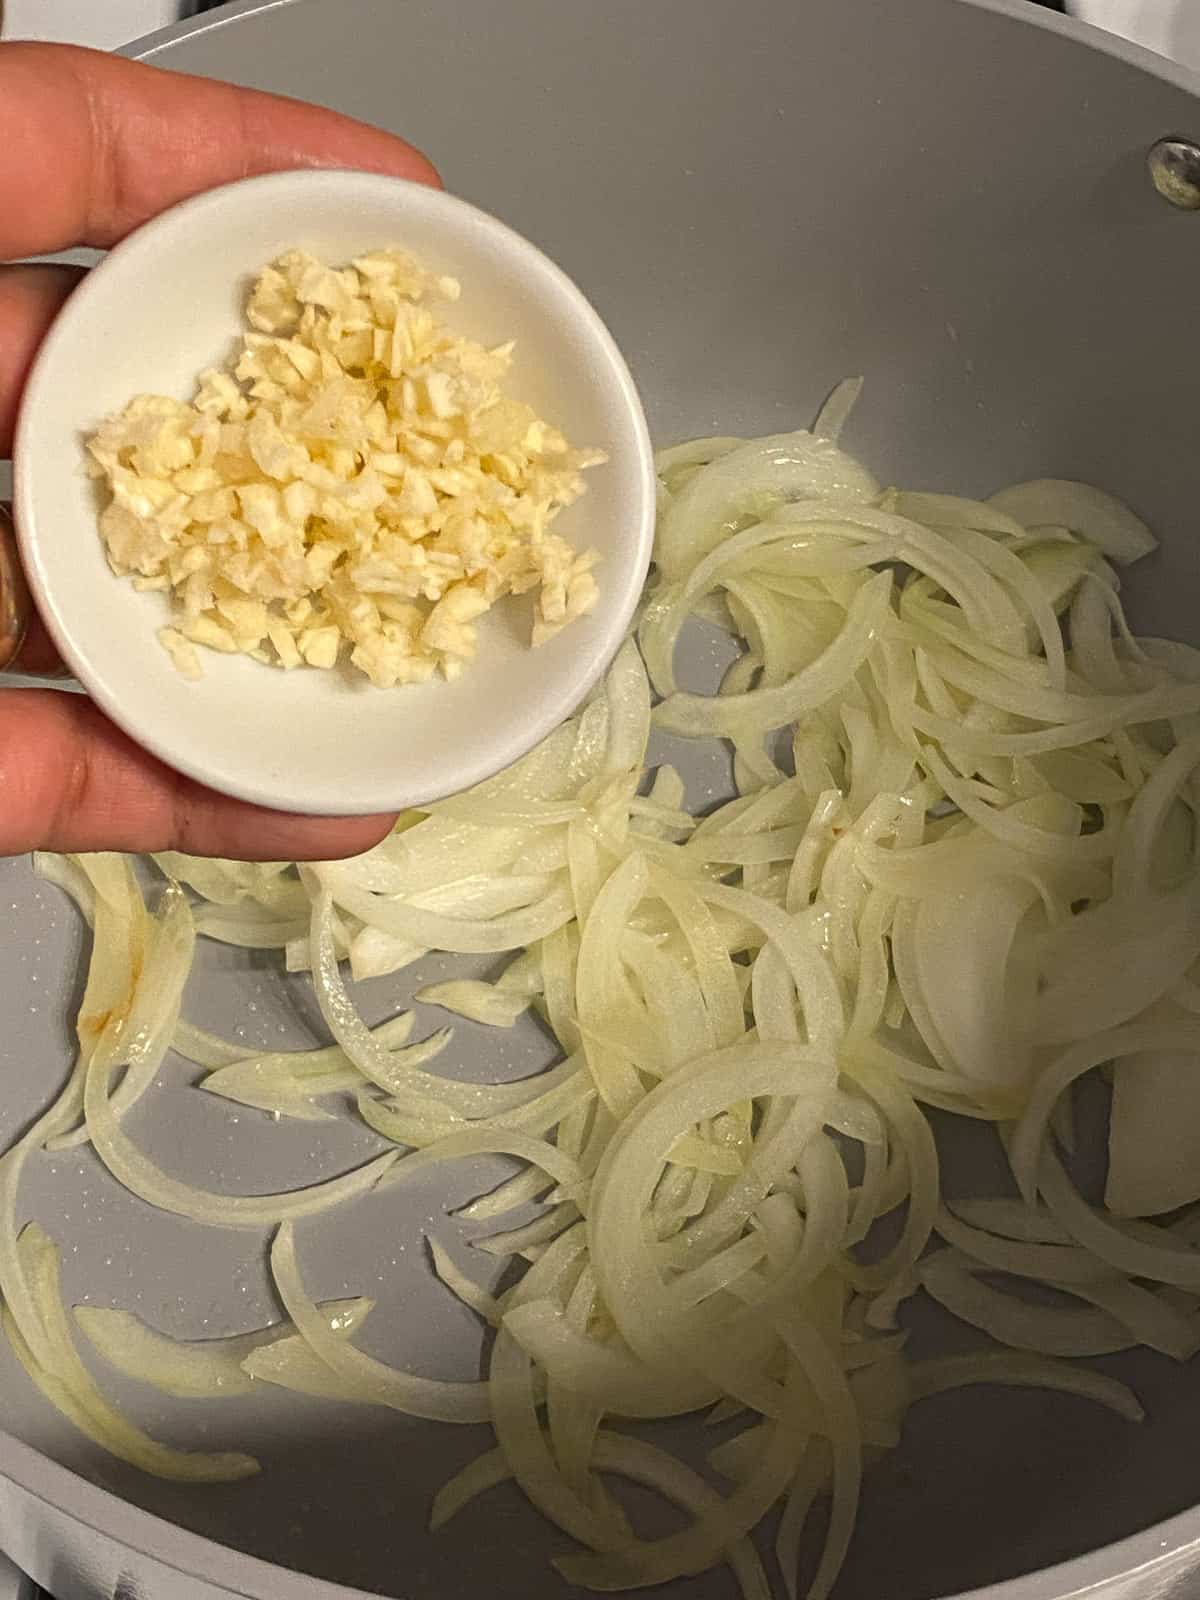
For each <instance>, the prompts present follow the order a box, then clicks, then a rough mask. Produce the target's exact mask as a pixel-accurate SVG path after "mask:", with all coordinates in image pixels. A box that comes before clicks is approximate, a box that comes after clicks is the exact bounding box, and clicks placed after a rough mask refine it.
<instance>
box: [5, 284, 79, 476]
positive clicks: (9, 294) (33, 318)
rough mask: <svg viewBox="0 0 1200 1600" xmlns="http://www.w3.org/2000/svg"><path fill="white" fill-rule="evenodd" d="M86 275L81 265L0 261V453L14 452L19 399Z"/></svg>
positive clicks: (7, 454) (8, 453)
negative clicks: (57, 319) (43, 344)
mask: <svg viewBox="0 0 1200 1600" xmlns="http://www.w3.org/2000/svg"><path fill="white" fill-rule="evenodd" d="M81 277H82V272H81V271H80V269H79V268H77V267H51V266H36V267H0V458H4V457H7V456H9V455H11V454H12V442H13V429H14V427H15V426H16V421H17V404H18V402H19V400H20V398H21V390H22V389H23V388H24V386H25V378H26V375H27V374H28V372H29V368H30V366H31V365H32V363H33V357H34V353H35V351H36V350H37V347H38V345H39V344H41V342H42V339H43V337H44V335H45V332H46V329H47V328H48V327H49V326H50V324H51V323H52V322H53V321H54V318H55V317H56V316H57V314H58V311H59V308H60V306H61V305H62V303H63V301H64V300H65V299H66V298H67V296H68V295H69V294H70V292H71V290H72V289H73V288H74V287H75V285H76V284H77V283H78V282H79V279H80V278H81Z"/></svg>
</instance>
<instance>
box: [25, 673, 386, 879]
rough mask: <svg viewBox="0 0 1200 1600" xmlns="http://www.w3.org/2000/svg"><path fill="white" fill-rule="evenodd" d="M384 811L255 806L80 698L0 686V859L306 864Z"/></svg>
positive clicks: (371, 834)
mask: <svg viewBox="0 0 1200 1600" xmlns="http://www.w3.org/2000/svg"><path fill="white" fill-rule="evenodd" d="M393 820H394V819H393V818H392V817H345V818H341V817H296V816H291V815H289V814H288V813H286V812H282V811H259V810H257V809H256V808H255V807H253V806H247V805H243V804H241V802H239V801H236V800H230V799H228V798H227V797H226V796H224V795H219V794H215V793H214V792H213V791H212V790H211V789H204V788H202V787H201V786H200V785H199V784H196V783H192V782H190V781H189V780H188V779H186V778H183V777H181V776H180V775H179V774H178V773H175V772H172V771H171V769H170V768H169V767H164V766H163V765H162V764H161V762H158V761H155V760H154V758H153V757H152V756H149V755H147V754H146V753H145V752H144V751H142V750H139V749H138V748H137V746H136V745H134V744H132V743H131V742H130V741H129V740H128V739H126V738H125V736H124V734H122V733H120V732H119V731H118V730H117V729H116V728H114V727H113V725H112V724H111V723H110V722H107V721H105V719H104V718H103V717H102V716H101V714H100V712H99V711H98V710H97V709H96V707H95V706H94V705H92V703H91V701H89V700H86V699H84V697H83V696H82V695H75V694H63V693H61V692H56V691H55V690H53V689H7V690H3V691H0V856H3V855H18V854H21V853H23V852H24V851H26V850H35V849H44V850H130V851H148V850H185V851H187V852H188V853H189V854H192V855H217V856H228V857H232V858H233V859H235V860H246V861H306V860H308V861H311V860H329V859H333V858H335V857H339V856H347V855H355V854H357V853H358V852H360V851H362V850H368V849H370V847H371V846H372V845H374V844H377V843H378V842H379V840H380V839H381V838H383V837H384V835H385V834H386V833H387V831H388V829H389V828H390V827H391V825H392V822H393Z"/></svg>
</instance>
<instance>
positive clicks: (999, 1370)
mask: <svg viewBox="0 0 1200 1600" xmlns="http://www.w3.org/2000/svg"><path fill="white" fill-rule="evenodd" d="M909 1377H910V1379H911V1381H912V1386H913V1398H914V1399H915V1400H923V1399H926V1398H927V1397H928V1396H930V1395H935V1394H945V1393H946V1392H947V1391H948V1390H951V1389H963V1388H966V1387H968V1386H969V1385H971V1384H976V1383H984V1384H989V1383H995V1384H1003V1385H1007V1386H1008V1387H1010V1388H1018V1389H1056V1390H1058V1391H1059V1392H1060V1393H1062V1394H1075V1395H1079V1396H1080V1397H1081V1398H1082V1399H1084V1400H1095V1401H1096V1402H1097V1404H1098V1405H1102V1406H1107V1407H1108V1409H1109V1410H1110V1411H1115V1412H1116V1413H1117V1415H1118V1416H1119V1417H1124V1418H1125V1419H1126V1420H1127V1421H1128V1422H1141V1421H1142V1419H1143V1418H1144V1417H1145V1415H1146V1413H1145V1412H1144V1411H1143V1409H1142V1407H1141V1406H1140V1405H1139V1404H1138V1400H1137V1396H1136V1395H1135V1394H1134V1393H1133V1391H1132V1390H1131V1389H1130V1388H1129V1387H1128V1386H1127V1385H1126V1384H1123V1383H1118V1382H1117V1380H1116V1379H1115V1378H1110V1377H1107V1376H1106V1375H1105V1374H1104V1373H1102V1372H1093V1371H1092V1370H1091V1369H1090V1368H1088V1367H1073V1366H1071V1365H1070V1363H1069V1362H1066V1361H1056V1360H1055V1359H1054V1357H1053V1356H1031V1355H1015V1354H1012V1353H1011V1352H1009V1351H991V1350H985V1351H983V1352H981V1353H980V1354H977V1355H966V1356H943V1357H942V1358H941V1359H939V1360H933V1361H918V1362H916V1363H914V1365H913V1366H912V1367H911V1368H910V1369H909Z"/></svg>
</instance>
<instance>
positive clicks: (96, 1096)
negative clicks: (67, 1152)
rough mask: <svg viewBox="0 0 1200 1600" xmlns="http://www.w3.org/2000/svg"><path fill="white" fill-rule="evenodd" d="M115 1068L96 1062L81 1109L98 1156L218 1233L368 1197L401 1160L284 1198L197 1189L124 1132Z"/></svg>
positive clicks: (371, 1164)
mask: <svg viewBox="0 0 1200 1600" xmlns="http://www.w3.org/2000/svg"><path fill="white" fill-rule="evenodd" d="M111 1070H112V1069H111V1067H109V1066H105V1065H103V1064H102V1063H97V1062H93V1064H92V1066H91V1067H90V1068H89V1069H88V1074H87V1080H86V1083H85V1085H84V1095H83V1109H84V1115H85V1117H86V1119H87V1128H88V1134H89V1136H90V1138H91V1141H92V1144H93V1145H94V1147H95V1150H96V1154H97V1155H98V1156H99V1157H100V1159H101V1161H103V1163H104V1165H105V1166H106V1167H107V1168H108V1170H109V1171H110V1172H111V1173H112V1175H113V1177H114V1178H116V1179H117V1181H118V1182H119V1183H122V1184H124V1186H125V1187H126V1188H127V1189H129V1190H130V1191H131V1192H132V1193H133V1194H136V1195H137V1196H138V1198H139V1199H141V1200H145V1201H146V1202H147V1203H148V1204H149V1205H152V1206H157V1207H158V1208H159V1210H160V1211H170V1212H173V1213H174V1214H175V1215H176V1216H179V1217H189V1218H190V1219H191V1220H192V1221H193V1222H209V1223H213V1224H215V1225H216V1226H218V1227H235V1228H263V1227H268V1226H270V1225H271V1224H272V1223H278V1222H282V1221H284V1220H285V1219H287V1218H297V1217H311V1216H315V1215H316V1214H317V1213H318V1212H320V1211H325V1210H328V1209H329V1207H331V1206H335V1205H338V1204H340V1202H342V1201H343V1200H350V1199H353V1198H354V1196H356V1195H360V1194H366V1193H367V1191H368V1190H369V1189H373V1188H374V1187H375V1185H376V1184H377V1183H378V1182H379V1179H380V1178H381V1177H382V1176H383V1174H384V1173H385V1172H386V1171H387V1170H388V1168H389V1167H390V1166H392V1165H393V1164H394V1163H395V1161H396V1160H397V1156H396V1154H395V1152H394V1151H389V1152H387V1153H385V1154H384V1155H381V1156H376V1157H375V1159H374V1160H373V1161H368V1162H367V1163H366V1165H365V1166H361V1167H358V1168H357V1169H355V1170H354V1171H353V1172H346V1173H343V1174H342V1176H341V1177H338V1178H327V1179H326V1180H325V1181H324V1182H323V1183H312V1184H308V1185H307V1186H306V1187H304V1188H301V1189H293V1190H291V1191H290V1192H288V1193H285V1194H254V1195H228V1194H214V1193H213V1192H211V1191H210V1190H207V1189H196V1188H193V1187H192V1185H191V1184H187V1183H181V1182H180V1181H179V1179H177V1178H172V1177H170V1176H169V1175H168V1174H167V1173H165V1172H164V1171H163V1170H162V1168H161V1167H158V1166H156V1165H155V1164H154V1162H152V1161H151V1160H150V1159H149V1157H148V1156H146V1155H144V1154H143V1153H142V1152H141V1151H140V1150H139V1149H138V1148H137V1146H136V1145H135V1144H134V1143H133V1141H132V1140H131V1139H130V1138H129V1136H128V1135H127V1134H126V1133H125V1132H124V1130H123V1129H122V1128H121V1126H120V1124H119V1123H118V1122H117V1119H116V1117H115V1116H114V1115H113V1111H112V1104H111V1102H110V1100H109V1098H108V1076H109V1073H110V1071H111Z"/></svg>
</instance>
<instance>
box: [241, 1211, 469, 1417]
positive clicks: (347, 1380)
mask: <svg viewBox="0 0 1200 1600" xmlns="http://www.w3.org/2000/svg"><path fill="white" fill-rule="evenodd" d="M271 1273H272V1276H273V1277H274V1279H275V1286H276V1288H277V1289H278V1290H279V1298H280V1299H281V1300H282V1301H283V1305H284V1309H285V1310H286V1311H287V1314H288V1316H289V1317H291V1319H292V1321H293V1322H294V1323H295V1325H296V1331H297V1332H298V1333H299V1334H300V1336H301V1338H302V1339H304V1341H305V1343H306V1344H307V1345H308V1346H309V1348H310V1349H311V1350H312V1352H313V1354H314V1355H315V1356H316V1357H317V1358H318V1359H319V1360H320V1361H322V1362H323V1363H324V1365H325V1366H327V1367H328V1368H329V1370H330V1371H331V1372H332V1373H333V1374H334V1376H335V1377H336V1378H338V1379H339V1380H340V1381H341V1383H342V1384H343V1385H344V1387H345V1389H346V1390H347V1391H348V1392H350V1393H352V1394H353V1396H354V1398H355V1399H358V1400H361V1401H366V1402H369V1403H370V1404H372V1405H381V1406H390V1407H391V1408H392V1409H393V1410H394V1411H403V1412H404V1414H405V1415H406V1416H410V1417H426V1418H428V1419H430V1420H431V1421H438V1422H482V1421H484V1420H485V1419H486V1417H487V1415H488V1403H487V1391H486V1386H485V1385H484V1384H482V1383H447V1382H442V1381H439V1380H438V1379H435V1378H420V1377H417V1376H416V1375H415V1374H413V1373H409V1372H401V1371H399V1370H398V1369H397V1368H395V1367H389V1366H387V1365H386V1364H385V1363H384V1362H382V1361H376V1360H375V1358H374V1357H373V1356H369V1355H367V1354H366V1353H365V1351H362V1350H359V1349H357V1348H356V1347H355V1346H354V1345H352V1344H347V1343H346V1342H345V1341H343V1340H341V1339H339V1338H338V1337H337V1335H336V1334H335V1333H332V1332H331V1331H330V1329H329V1327H328V1326H327V1323H326V1320H325V1318H324V1316H323V1315H322V1313H321V1311H320V1309H319V1308H318V1307H317V1305H316V1304H315V1303H314V1302H313V1301H312V1300H310V1299H309V1297H308V1294H307V1292H306V1291H305V1288H304V1282H303V1280H302V1278H301V1276H300V1268H299V1265H298V1263H297V1261H296V1246H295V1241H294V1239H293V1236H292V1227H291V1224H290V1223H287V1222H285V1223H284V1224H283V1226H282V1227H281V1228H280V1229H279V1230H278V1231H277V1233H276V1234H275V1238H274V1239H273V1240H272V1243H271Z"/></svg>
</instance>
